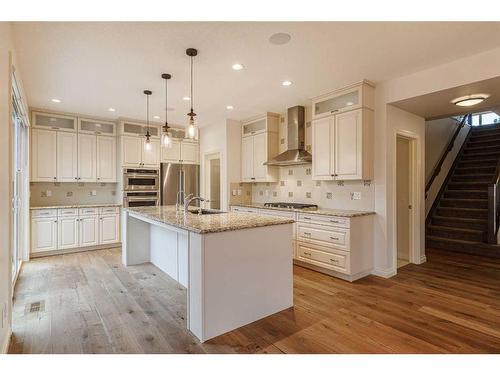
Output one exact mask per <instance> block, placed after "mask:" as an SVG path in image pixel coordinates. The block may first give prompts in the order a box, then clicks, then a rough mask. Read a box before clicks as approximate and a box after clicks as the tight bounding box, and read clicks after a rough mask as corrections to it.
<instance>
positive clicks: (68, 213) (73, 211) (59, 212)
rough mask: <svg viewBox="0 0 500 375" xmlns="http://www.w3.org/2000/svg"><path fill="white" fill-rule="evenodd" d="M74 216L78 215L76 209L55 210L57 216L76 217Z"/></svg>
mask: <svg viewBox="0 0 500 375" xmlns="http://www.w3.org/2000/svg"><path fill="white" fill-rule="evenodd" d="M76 215H78V208H59V209H57V216H76Z"/></svg>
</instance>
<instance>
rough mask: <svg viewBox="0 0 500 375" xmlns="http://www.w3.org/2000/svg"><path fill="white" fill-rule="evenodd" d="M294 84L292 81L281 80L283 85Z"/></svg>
mask: <svg viewBox="0 0 500 375" xmlns="http://www.w3.org/2000/svg"><path fill="white" fill-rule="evenodd" d="M291 84H292V81H283V82H281V85H282V86H290V85H291Z"/></svg>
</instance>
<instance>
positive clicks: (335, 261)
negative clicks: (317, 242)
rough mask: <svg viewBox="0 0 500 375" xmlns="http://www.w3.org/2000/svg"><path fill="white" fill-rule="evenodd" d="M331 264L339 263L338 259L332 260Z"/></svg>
mask: <svg viewBox="0 0 500 375" xmlns="http://www.w3.org/2000/svg"><path fill="white" fill-rule="evenodd" d="M330 262H333V263H338V262H339V261H338V260H337V259H332V258H330Z"/></svg>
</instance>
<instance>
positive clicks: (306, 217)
mask: <svg viewBox="0 0 500 375" xmlns="http://www.w3.org/2000/svg"><path fill="white" fill-rule="evenodd" d="M302 218H303V219H305V220H311V218H310V217H308V216H303V217H302Z"/></svg>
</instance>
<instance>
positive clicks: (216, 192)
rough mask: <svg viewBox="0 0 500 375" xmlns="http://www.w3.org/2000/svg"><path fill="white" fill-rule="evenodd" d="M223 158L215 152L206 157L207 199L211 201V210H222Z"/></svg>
mask: <svg viewBox="0 0 500 375" xmlns="http://www.w3.org/2000/svg"><path fill="white" fill-rule="evenodd" d="M220 172H221V158H220V153H219V152H215V153H211V154H207V155H205V197H206V198H208V199H209V200H210V202H209V203H210V208H212V209H214V210H220V209H221V182H220V178H221V175H220Z"/></svg>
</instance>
